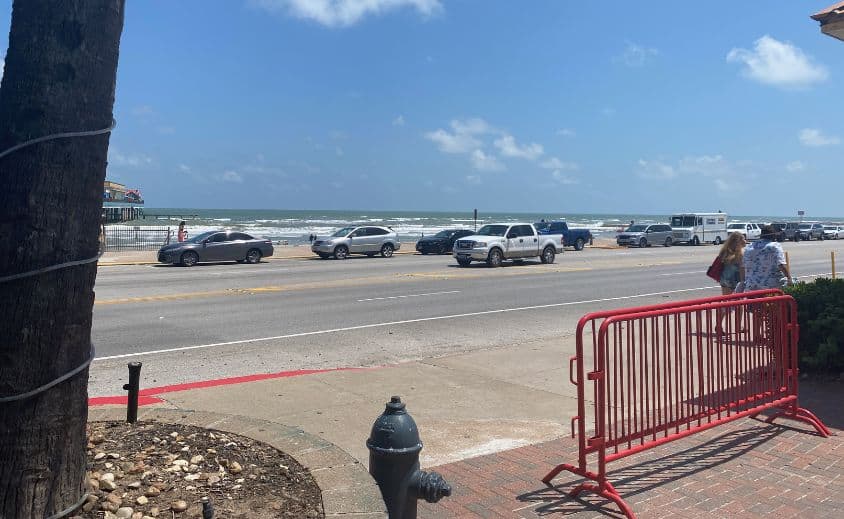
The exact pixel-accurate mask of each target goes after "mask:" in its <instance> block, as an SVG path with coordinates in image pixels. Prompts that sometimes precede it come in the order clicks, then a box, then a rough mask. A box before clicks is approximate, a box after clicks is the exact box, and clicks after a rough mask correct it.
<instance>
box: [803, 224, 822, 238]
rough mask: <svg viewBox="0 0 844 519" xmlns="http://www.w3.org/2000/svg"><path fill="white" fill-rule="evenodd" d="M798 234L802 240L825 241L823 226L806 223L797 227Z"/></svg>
mask: <svg viewBox="0 0 844 519" xmlns="http://www.w3.org/2000/svg"><path fill="white" fill-rule="evenodd" d="M797 234H798V235H799V236H800V239H801V240H809V241H811V240H823V238H824V235H823V224H820V223H816V222H804V223H801V224H799V225H798V226H797Z"/></svg>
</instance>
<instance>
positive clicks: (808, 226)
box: [800, 223, 812, 229]
mask: <svg viewBox="0 0 844 519" xmlns="http://www.w3.org/2000/svg"><path fill="white" fill-rule="evenodd" d="M811 228H812V224H810V223H801V224H800V229H811Z"/></svg>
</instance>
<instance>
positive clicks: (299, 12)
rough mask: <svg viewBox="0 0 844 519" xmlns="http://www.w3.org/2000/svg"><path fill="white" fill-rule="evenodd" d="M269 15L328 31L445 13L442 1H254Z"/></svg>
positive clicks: (253, 2)
mask: <svg viewBox="0 0 844 519" xmlns="http://www.w3.org/2000/svg"><path fill="white" fill-rule="evenodd" d="M251 3H252V4H253V5H256V6H258V7H260V8H263V9H266V10H268V11H273V12H276V11H284V12H287V13H289V14H290V15H292V16H295V17H297V18H302V19H306V20H313V21H315V22H317V23H320V24H322V25H325V26H327V27H348V26H351V25H354V24H356V23H358V22H360V21H361V20H363V18H365V17H366V16H370V15H381V14H384V13H386V12H388V11H395V10H398V9H404V8H412V9H415V10H416V11H417V12H418V13H420V14H421V15H423V16H433V15H435V14H437V13H439V12H440V11H442V9H443V6H442V2H441V1H440V0H251Z"/></svg>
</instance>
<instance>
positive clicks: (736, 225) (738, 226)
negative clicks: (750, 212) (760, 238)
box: [727, 223, 744, 229]
mask: <svg viewBox="0 0 844 519" xmlns="http://www.w3.org/2000/svg"><path fill="white" fill-rule="evenodd" d="M727 229H744V224H743V223H731V224H730V225H728V226H727Z"/></svg>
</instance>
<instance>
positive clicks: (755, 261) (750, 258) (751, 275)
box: [741, 225, 791, 291]
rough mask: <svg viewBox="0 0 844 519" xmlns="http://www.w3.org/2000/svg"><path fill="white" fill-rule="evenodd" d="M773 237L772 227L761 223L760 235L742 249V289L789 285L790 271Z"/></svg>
mask: <svg viewBox="0 0 844 519" xmlns="http://www.w3.org/2000/svg"><path fill="white" fill-rule="evenodd" d="M775 237H776V231H774V228H773V227H771V226H770V225H763V226H762V236H761V237H760V238H759V239H758V240H756V241H755V242H753V243H751V244H750V245H748V246H747V247H746V248H745V249H744V259H743V261H742V266H741V281H742V283H743V285H744V291H750V290H762V289H766V288H782V287H783V285H791V273H790V272H789V271H788V265H787V264H786V263H785V252H783V250H782V245H780V244H779V243H777V242H776V241H774V238H775ZM783 278H785V282H783Z"/></svg>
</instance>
